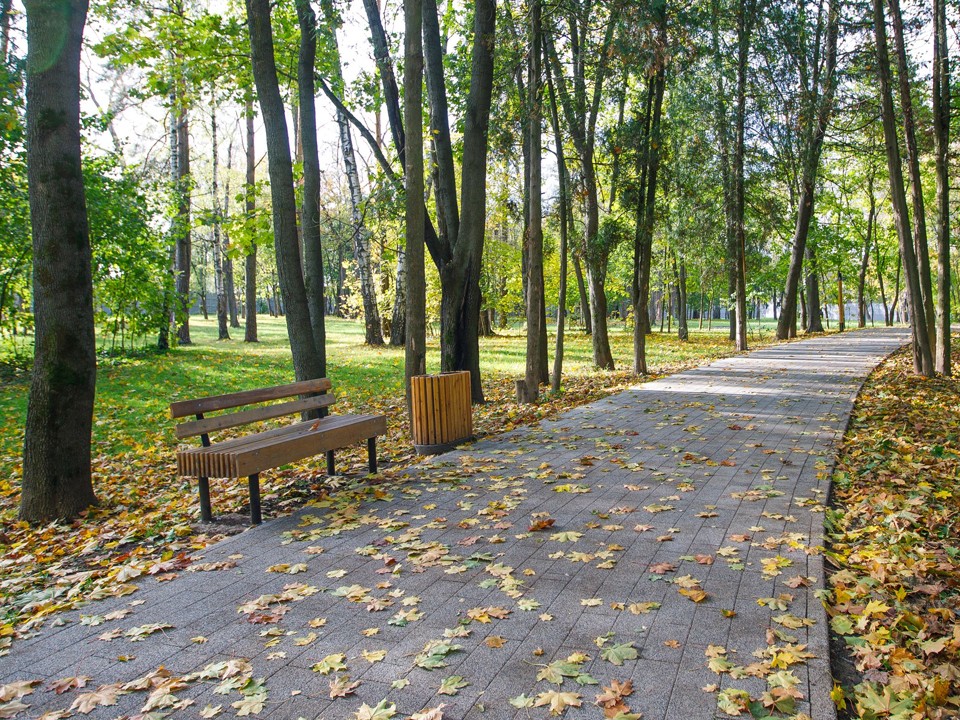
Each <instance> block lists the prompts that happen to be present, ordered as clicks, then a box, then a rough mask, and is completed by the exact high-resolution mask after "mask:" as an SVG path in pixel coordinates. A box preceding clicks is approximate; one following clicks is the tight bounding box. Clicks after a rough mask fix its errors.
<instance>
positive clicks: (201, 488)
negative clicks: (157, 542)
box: [170, 378, 387, 525]
mask: <svg viewBox="0 0 960 720" xmlns="http://www.w3.org/2000/svg"><path fill="white" fill-rule="evenodd" d="M330 387H331V384H330V381H329V380H327V379H326V378H317V379H315V380H305V381H303V382H296V383H291V384H289V385H278V386H276V387H269V388H262V389H259V390H246V391H244V392H237V393H231V394H229V395H217V396H214V397H206V398H200V399H198V400H182V401H179V402H175V403H171V404H170V417H171V418H173V419H177V418H183V417H189V416H191V415H193V416H194V417H195V419H194V420H189V421H187V422H183V423H180V424H179V425H177V427H176V433H177V438H178V439H180V440H182V439H184V438H188V437H195V436H197V435H199V436H200V441H201V443H202V446H201V447H198V448H191V449H183V450H179V451H177V473H178V474H179V475H181V476H190V477H196V478H198V492H199V495H200V518H201V519H202V520H203V521H204V522H209V521H210V519H211V517H212V515H211V511H210V483H209V480H208V478H212V477H217V478H223V477H225V478H241V477H243V476H246V477H247V478H248V482H249V486H250V520H251V521H252V522H253V523H254V524H257V525H258V524H260V522H261V520H262V518H261V515H260V473H261V472H262V471H263V470H269V469H271V468H276V467H280V466H281V465H286V464H287V463H291V462H296V461H297V460H302V459H304V458H307V457H312V456H314V455H319V454H320V453H322V452H325V453H326V454H327V474H328V475H333V474H334V473H335V466H334V455H333V453H334V450H339V449H340V448H343V447H347V446H348V445H352V444H354V443H357V442H360V441H362V440H366V441H367V453H368V457H369V466H370V472H371V473H375V472H376V471H377V436H378V435H385V434H386V432H387V419H386V418H385V417H384V416H383V415H330V416H327V417H322V418H321V417H319V415H320V414H321V411H322V409H323V408H327V407H329V406H330V405H332V404H333V403H334V397H333V395H331V394H330V393H329V392H328V391H329V390H330ZM290 398H296V399H293V400H291V399H290ZM275 400H283V401H284V402H272V401H275ZM265 403H270V404H265ZM254 405H259V407H250V408H247V409H243V410H239V411H236V412H229V413H223V414H220V415H215V416H213V417H205V415H206V414H207V413H211V412H218V411H221V410H231V409H233V408H240V407H245V406H254ZM294 414H296V415H298V416H300V415H301V414H302V416H304V417H310V416H311V415H312V416H314V417H315V418H316V419H308V420H301V421H300V422H295V423H293V424H292V425H286V426H283V427H279V428H272V429H269V430H262V431H260V432H254V433H251V434H249V435H243V436H242V437H233V438H229V439H226V440H223V441H221V442H216V443H211V442H210V433H211V432H215V431H219V430H227V429H229V428H236V427H242V426H244V425H250V424H253V423H260V422H263V421H264V420H271V419H275V418H281V417H285V416H287V415H294Z"/></svg>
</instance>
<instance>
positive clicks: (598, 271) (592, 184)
mask: <svg viewBox="0 0 960 720" xmlns="http://www.w3.org/2000/svg"><path fill="white" fill-rule="evenodd" d="M618 17H619V15H618V12H617V11H616V10H615V9H614V10H612V11H611V13H610V15H609V17H608V18H607V19H606V21H605V29H604V36H603V40H602V41H601V43H600V44H599V45H598V46H597V47H596V48H595V50H596V51H597V52H598V53H599V57H600V63H599V67H598V68H597V70H596V73H595V78H594V86H593V99H592V101H591V102H590V103H589V105H588V100H587V91H586V77H585V66H586V63H585V61H584V57H583V54H584V52H586V51H587V48H585V47H583V46H582V45H581V44H580V43H577V44H574V45H572V47H571V52H572V53H573V68H574V77H573V84H574V93H573V95H574V97H573V98H571V97H570V93H569V92H568V91H567V88H566V80H565V79H564V74H563V72H562V69H561V67H560V61H559V57H558V56H557V54H556V48H555V47H554V46H553V43H552V42H551V40H550V34H549V33H548V34H547V35H546V37H545V38H544V40H545V46H546V48H547V54H548V57H549V59H550V65H551V67H552V72H553V75H554V83H555V84H556V89H557V92H558V94H559V96H560V100H561V106H562V107H563V110H564V114H565V115H566V117H567V125H568V127H569V129H570V132H571V135H572V136H573V141H574V146H575V147H576V148H577V154H578V156H579V158H580V171H581V177H582V182H583V186H584V190H585V192H586V200H585V202H586V208H585V213H586V218H585V228H584V248H585V251H586V252H585V255H584V260H585V261H586V264H587V283H588V285H589V288H590V308H591V315H592V321H593V327H592V330H593V332H592V334H591V339H592V344H593V362H594V364H595V365H596V366H597V367H598V368H603V369H608V370H613V369H614V362H613V355H612V353H611V352H610V338H609V335H608V333H607V317H606V311H607V298H606V290H605V283H606V276H607V262H608V260H609V252H610V249H611V248H601V247H596V245H597V236H598V233H599V229H600V201H599V196H598V187H597V172H596V167H595V157H594V155H595V142H596V133H595V131H596V122H597V115H598V113H599V106H600V102H599V98H600V95H601V93H602V89H603V82H604V79H605V77H606V72H607V70H608V66H607V62H606V57H607V54H608V53H607V51H608V49H609V48H610V47H611V44H612V42H613V37H614V29H615V27H616V22H617V19H618ZM571 22H572V23H573V24H574V25H576V23H575V22H574V21H573V20H572V21H571ZM584 23H586V21H584ZM601 313H602V317H601Z"/></svg>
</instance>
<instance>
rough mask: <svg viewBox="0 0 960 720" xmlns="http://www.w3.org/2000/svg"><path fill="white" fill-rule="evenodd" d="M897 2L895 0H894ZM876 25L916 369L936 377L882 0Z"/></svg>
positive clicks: (889, 160) (895, 212)
mask: <svg viewBox="0 0 960 720" xmlns="http://www.w3.org/2000/svg"><path fill="white" fill-rule="evenodd" d="M894 1H895V0H894ZM873 25H874V32H875V34H876V40H877V74H878V76H879V80H880V99H881V111H882V118H883V137H884V142H885V144H886V148H887V169H888V171H889V177H890V199H891V202H892V204H893V219H894V225H895V226H896V228H897V238H898V240H899V244H900V255H901V258H902V263H903V271H904V274H905V275H906V281H907V289H908V291H909V293H910V320H911V323H912V327H913V342H914V369H915V370H916V372H918V373H922V374H923V375H925V376H927V377H932V376H933V372H934V369H933V354H932V352H931V348H930V336H929V334H928V332H927V321H926V318H925V308H924V303H923V296H922V293H921V290H920V276H919V272H918V267H917V256H916V252H915V248H914V245H913V240H912V238H911V237H910V221H909V212H908V210H907V197H906V192H905V190H904V186H903V167H902V165H901V161H900V145H899V141H898V138H897V128H896V115H895V113H894V109H893V91H892V88H891V79H890V54H889V50H888V48H887V27H886V18H885V17H884V13H883V0H873Z"/></svg>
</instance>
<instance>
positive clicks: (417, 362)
mask: <svg viewBox="0 0 960 720" xmlns="http://www.w3.org/2000/svg"><path fill="white" fill-rule="evenodd" d="M403 16H404V36H403V38H404V39H403V47H404V61H403V97H404V100H403V120H404V124H405V125H406V126H407V127H408V128H410V132H408V133H407V135H406V143H407V144H408V147H407V152H406V158H405V159H406V162H405V163H404V178H405V185H406V193H405V197H406V215H405V220H404V223H405V231H406V236H407V247H406V253H405V256H404V262H405V271H404V275H406V278H407V296H406V349H405V352H404V376H405V384H406V394H407V416H408V419H409V418H410V412H411V410H410V378H411V377H413V376H414V375H423V374H425V373H426V372H427V369H426V357H427V334H426V315H427V313H426V285H425V280H424V267H423V261H424V249H423V246H424V235H425V233H424V214H425V208H424V205H423V34H422V33H423V2H422V0H405V2H404V3H403ZM410 422H411V426H412V420H410Z"/></svg>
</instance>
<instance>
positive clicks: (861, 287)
mask: <svg viewBox="0 0 960 720" xmlns="http://www.w3.org/2000/svg"><path fill="white" fill-rule="evenodd" d="M873 182H874V172H873V167H871V168H870V173H869V175H868V176H867V201H868V202H869V203H870V208H869V210H868V211H867V235H866V237H865V238H864V240H863V254H862V255H861V256H860V274H859V275H858V276H857V327H861V328H862V327H866V326H867V303H866V300H865V298H864V296H865V294H866V286H867V269H868V268H869V267H870V246H871V245H872V244H873V230H874V225H875V224H876V218H877V199H876V198H875V197H874V195H873Z"/></svg>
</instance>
